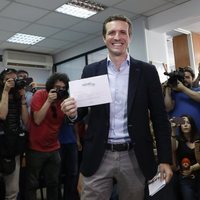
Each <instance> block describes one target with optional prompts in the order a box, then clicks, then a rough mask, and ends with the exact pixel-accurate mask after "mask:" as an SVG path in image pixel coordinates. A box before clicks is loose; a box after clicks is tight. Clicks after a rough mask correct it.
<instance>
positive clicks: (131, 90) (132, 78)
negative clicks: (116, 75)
mask: <svg viewBox="0 0 200 200" xmlns="http://www.w3.org/2000/svg"><path fill="white" fill-rule="evenodd" d="M140 74H141V70H140V68H139V65H138V64H137V61H136V60H134V59H133V58H130V72H129V86H128V116H129V113H130V111H131V107H132V104H133V101H134V98H135V92H136V89H137V87H138V84H139V78H140Z"/></svg>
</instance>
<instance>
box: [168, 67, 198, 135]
mask: <svg viewBox="0 0 200 200" xmlns="http://www.w3.org/2000/svg"><path fill="white" fill-rule="evenodd" d="M182 71H183V72H184V73H183V79H181V78H180V76H177V77H173V76H172V77H170V78H172V79H175V78H177V84H169V82H170V81H169V80H171V79H170V78H169V80H168V82H166V83H165V89H164V96H165V106H166V110H167V112H169V116H170V118H171V117H178V116H180V115H182V114H184V113H187V114H189V115H191V116H192V117H193V118H194V120H195V122H196V124H197V126H198V130H199V131H200V104H199V102H200V88H199V87H198V88H193V80H194V72H193V70H192V69H191V68H190V67H186V68H183V70H182ZM179 75H180V74H179Z"/></svg>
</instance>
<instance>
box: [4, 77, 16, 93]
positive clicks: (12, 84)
mask: <svg viewBox="0 0 200 200" xmlns="http://www.w3.org/2000/svg"><path fill="white" fill-rule="evenodd" d="M14 87H15V81H14V79H13V78H9V79H8V80H6V82H5V85H4V91H6V92H10V90H11V88H14Z"/></svg>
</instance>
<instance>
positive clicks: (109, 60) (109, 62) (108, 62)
mask: <svg viewBox="0 0 200 200" xmlns="http://www.w3.org/2000/svg"><path fill="white" fill-rule="evenodd" d="M112 63H113V62H112V60H111V59H110V56H109V55H107V66H109V65H111V64H112ZM126 63H127V65H128V66H130V55H129V54H127V58H126Z"/></svg>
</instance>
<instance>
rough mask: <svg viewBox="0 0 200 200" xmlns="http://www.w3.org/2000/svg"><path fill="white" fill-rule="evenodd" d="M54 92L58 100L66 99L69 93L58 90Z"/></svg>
mask: <svg viewBox="0 0 200 200" xmlns="http://www.w3.org/2000/svg"><path fill="white" fill-rule="evenodd" d="M55 92H56V93H57V99H58V100H62V99H66V98H67V97H69V93H68V91H67V90H59V89H58V90H56V91H55Z"/></svg>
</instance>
